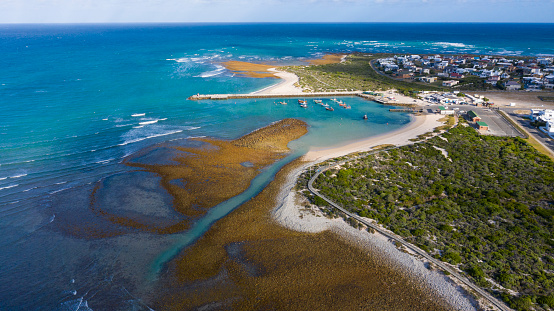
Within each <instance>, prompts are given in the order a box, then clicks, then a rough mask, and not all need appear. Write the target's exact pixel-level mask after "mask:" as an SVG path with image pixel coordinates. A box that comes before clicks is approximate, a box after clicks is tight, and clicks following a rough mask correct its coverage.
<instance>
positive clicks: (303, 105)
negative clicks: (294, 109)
mask: <svg viewBox="0 0 554 311" xmlns="http://www.w3.org/2000/svg"><path fill="white" fill-rule="evenodd" d="M300 107H302V108H308V104H302V105H300Z"/></svg>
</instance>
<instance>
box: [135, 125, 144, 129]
mask: <svg viewBox="0 0 554 311" xmlns="http://www.w3.org/2000/svg"><path fill="white" fill-rule="evenodd" d="M143 127H144V125H139V126H133V128H134V129H140V128H143Z"/></svg>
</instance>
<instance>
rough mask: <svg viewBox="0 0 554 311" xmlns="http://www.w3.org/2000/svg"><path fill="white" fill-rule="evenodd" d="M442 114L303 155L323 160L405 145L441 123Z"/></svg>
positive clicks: (425, 117) (417, 117) (428, 116)
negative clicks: (343, 144) (382, 146)
mask: <svg viewBox="0 0 554 311" xmlns="http://www.w3.org/2000/svg"><path fill="white" fill-rule="evenodd" d="M442 117H444V116H442V115H421V116H415V117H413V118H414V120H413V121H412V122H410V123H408V124H407V125H406V126H404V127H402V128H400V129H398V130H396V131H393V132H388V133H385V134H382V135H377V136H373V137H370V138H368V139H364V140H360V141H357V142H354V143H351V144H348V145H345V146H340V147H335V148H325V149H313V150H310V151H309V152H308V153H306V155H304V157H303V160H305V161H317V162H320V161H324V160H327V159H330V158H336V157H340V156H343V155H346V154H349V153H352V152H358V151H368V150H370V149H371V148H372V147H375V146H378V145H383V144H391V145H405V144H409V143H411V142H410V139H411V138H415V137H417V136H418V135H421V134H425V133H428V132H432V131H433V129H434V128H436V127H437V126H440V125H442V123H440V122H439V121H438V120H439V119H441V118H442Z"/></svg>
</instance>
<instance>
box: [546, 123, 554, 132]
mask: <svg viewBox="0 0 554 311" xmlns="http://www.w3.org/2000/svg"><path fill="white" fill-rule="evenodd" d="M546 131H547V132H548V134H554V120H551V121H548V122H546Z"/></svg>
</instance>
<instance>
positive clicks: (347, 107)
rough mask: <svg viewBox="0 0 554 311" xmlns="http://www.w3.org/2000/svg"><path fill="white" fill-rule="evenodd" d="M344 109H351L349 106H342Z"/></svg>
mask: <svg viewBox="0 0 554 311" xmlns="http://www.w3.org/2000/svg"><path fill="white" fill-rule="evenodd" d="M344 109H352V107H350V106H344Z"/></svg>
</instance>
